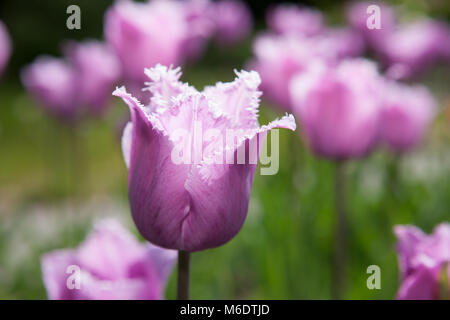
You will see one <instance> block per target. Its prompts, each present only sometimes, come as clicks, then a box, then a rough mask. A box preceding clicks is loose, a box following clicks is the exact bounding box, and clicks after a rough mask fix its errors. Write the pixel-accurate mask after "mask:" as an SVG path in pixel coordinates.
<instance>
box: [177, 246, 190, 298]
mask: <svg viewBox="0 0 450 320" xmlns="http://www.w3.org/2000/svg"><path fill="white" fill-rule="evenodd" d="M190 257H191V256H190V253H189V252H187V251H183V250H180V251H178V287H177V299H178V300H188V299H189V264H190Z"/></svg>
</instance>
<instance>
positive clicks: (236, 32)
mask: <svg viewBox="0 0 450 320" xmlns="http://www.w3.org/2000/svg"><path fill="white" fill-rule="evenodd" d="M211 9H212V10H211V19H212V20H213V21H214V22H215V28H216V32H215V37H216V40H217V43H218V45H220V46H227V45H233V44H235V43H237V42H239V41H241V40H242V39H244V38H245V37H247V36H248V35H249V34H250V32H251V30H252V26H253V19H252V14H251V12H250V10H249V9H248V8H247V6H246V5H245V3H243V2H241V1H239V0H221V1H217V2H214V3H212V7H211Z"/></svg>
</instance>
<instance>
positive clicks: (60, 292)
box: [41, 220, 177, 300]
mask: <svg viewBox="0 0 450 320" xmlns="http://www.w3.org/2000/svg"><path fill="white" fill-rule="evenodd" d="M176 257H177V253H176V252H175V251H172V250H167V249H162V248H158V247H156V246H153V245H150V244H141V243H139V242H138V241H137V240H136V239H135V238H134V236H133V235H131V234H130V233H129V232H128V231H127V230H125V229H124V228H123V227H122V226H121V225H120V224H119V223H118V222H117V221H115V220H105V221H102V222H100V223H98V224H97V225H96V226H95V228H94V230H93V232H92V233H91V234H90V235H89V236H88V238H87V239H86V240H85V241H84V242H83V243H82V244H81V245H80V246H79V247H78V248H76V249H62V250H56V251H52V252H49V253H46V254H45V255H43V257H42V260H41V265H42V274H43V280H44V285H45V288H46V289H47V294H48V298H49V299H52V300H79V299H82V300H111V299H114V300H116V299H118V300H144V299H150V300H154V299H162V298H163V293H164V288H165V284H166V282H167V278H168V276H169V274H170V272H171V269H172V267H173V264H174V262H175V260H176Z"/></svg>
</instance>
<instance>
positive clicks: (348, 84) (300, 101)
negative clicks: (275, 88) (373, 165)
mask: <svg viewBox="0 0 450 320" xmlns="http://www.w3.org/2000/svg"><path fill="white" fill-rule="evenodd" d="M380 83H381V82H380V78H379V75H378V73H377V70H376V66H375V64H373V63H371V62H369V61H366V60H363V59H354V60H348V61H344V62H342V63H340V64H339V65H338V66H337V67H331V68H330V67H328V66H326V65H325V64H323V63H316V64H314V65H312V66H311V68H310V70H308V71H307V72H304V73H303V74H300V75H299V76H297V77H295V78H294V79H293V81H292V84H291V88H290V89H291V95H292V99H293V100H292V101H293V110H294V114H296V116H298V117H299V118H300V122H301V123H302V124H303V131H304V133H305V135H306V137H307V140H308V142H309V143H310V145H311V147H312V149H313V150H314V151H315V152H316V153H317V154H319V155H321V156H325V157H329V158H332V159H335V160H344V159H348V158H354V157H360V156H363V155H365V154H367V153H368V152H369V151H370V150H371V149H372V147H373V145H374V143H375V140H376V139H375V138H376V134H377V129H378V114H379V106H380V97H379V96H380V94H379V92H380V89H379V87H380Z"/></svg>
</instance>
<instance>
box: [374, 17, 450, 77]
mask: <svg viewBox="0 0 450 320" xmlns="http://www.w3.org/2000/svg"><path fill="white" fill-rule="evenodd" d="M377 52H379V54H380V55H381V57H382V58H383V59H384V62H385V64H386V65H387V66H388V67H391V68H395V70H401V71H402V72H401V73H398V72H397V73H396V75H395V76H394V78H409V77H411V76H414V75H416V74H418V73H420V72H422V71H423V70H425V69H426V68H427V67H429V66H430V65H431V64H432V63H434V62H435V61H437V60H440V59H447V58H448V57H449V53H450V29H449V27H448V25H446V24H444V23H442V22H437V21H432V20H423V21H417V22H414V23H411V24H407V25H405V26H400V27H399V28H398V29H397V30H395V31H393V32H392V33H390V34H389V35H387V36H386V37H385V38H384V39H383V42H382V44H380V45H379V46H378V48H377ZM390 73H391V74H392V69H391V72H390Z"/></svg>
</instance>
